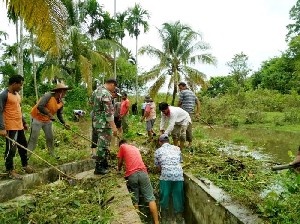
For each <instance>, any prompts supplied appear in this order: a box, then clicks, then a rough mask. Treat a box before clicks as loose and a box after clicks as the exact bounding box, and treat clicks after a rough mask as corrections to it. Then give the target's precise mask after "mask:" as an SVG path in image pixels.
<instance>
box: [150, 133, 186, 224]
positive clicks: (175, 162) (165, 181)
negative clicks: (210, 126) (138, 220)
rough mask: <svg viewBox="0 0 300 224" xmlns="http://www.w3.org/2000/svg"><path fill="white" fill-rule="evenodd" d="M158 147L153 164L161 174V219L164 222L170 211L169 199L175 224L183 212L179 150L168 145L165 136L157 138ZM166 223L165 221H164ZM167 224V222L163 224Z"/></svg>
mask: <svg viewBox="0 0 300 224" xmlns="http://www.w3.org/2000/svg"><path fill="white" fill-rule="evenodd" d="M159 145H160V148H158V149H157V150H156V151H155V154H154V164H155V165H156V166H157V168H158V170H159V171H160V172H161V175H160V178H159V196H160V197H159V198H160V199H159V200H160V201H159V204H160V207H161V210H162V219H163V220H166V219H167V218H168V217H166V216H168V213H169V211H170V210H169V209H170V207H169V206H170V205H169V202H170V198H171V197H172V202H173V207H174V211H175V217H176V221H178V222H177V223H179V221H182V219H183V217H182V214H183V211H184V191H183V181H184V179H183V170H182V166H181V163H182V157H181V151H180V148H179V147H177V146H175V145H171V144H170V143H169V137H168V135H167V134H162V135H161V136H160V137H159ZM166 221H167V220H166ZM164 223H168V222H164Z"/></svg>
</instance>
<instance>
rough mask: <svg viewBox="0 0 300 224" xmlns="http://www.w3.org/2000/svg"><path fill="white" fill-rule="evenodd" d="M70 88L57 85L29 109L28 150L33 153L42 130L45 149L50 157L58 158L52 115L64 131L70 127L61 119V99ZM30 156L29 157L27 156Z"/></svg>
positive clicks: (62, 104) (60, 84) (61, 84)
mask: <svg viewBox="0 0 300 224" xmlns="http://www.w3.org/2000/svg"><path fill="white" fill-rule="evenodd" d="M69 89H70V88H69V87H68V86H65V85H64V84H63V83H58V84H57V85H56V87H55V88H54V89H52V90H51V92H49V93H46V94H45V95H44V96H42V97H41V98H40V100H39V101H38V103H37V104H36V105H35V106H34V107H33V108H32V109H31V113H30V115H31V128H30V137H29V141H28V149H29V150H31V151H33V150H34V149H35V148H36V145H37V141H38V138H39V134H40V130H41V129H43V131H44V133H45V138H46V144H47V148H48V150H49V154H50V156H52V157H55V158H57V159H58V158H59V157H58V156H56V155H55V152H54V137H53V130H52V122H53V121H55V118H54V114H56V115H57V118H58V120H59V121H60V122H61V123H62V124H63V125H64V127H65V128H66V129H70V126H69V125H67V124H66V122H65V120H64V119H63V106H64V103H63V101H62V99H63V97H64V96H65V95H66V93H67V90H69ZM28 156H30V155H28Z"/></svg>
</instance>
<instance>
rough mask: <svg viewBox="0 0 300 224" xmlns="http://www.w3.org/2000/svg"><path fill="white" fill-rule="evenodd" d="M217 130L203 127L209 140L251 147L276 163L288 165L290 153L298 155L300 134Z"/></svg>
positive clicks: (222, 128) (259, 129)
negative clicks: (219, 140)
mask: <svg viewBox="0 0 300 224" xmlns="http://www.w3.org/2000/svg"><path fill="white" fill-rule="evenodd" d="M214 129H215V130H213V129H211V128H207V127H203V128H202V130H201V131H203V132H204V135H206V136H207V137H209V138H214V139H223V140H227V141H230V142H233V143H236V144H238V145H245V146H249V147H250V148H252V149H256V150H257V151H260V152H262V153H264V154H267V155H269V156H271V157H272V160H273V161H274V162H280V163H288V162H290V161H291V158H290V157H289V155H288V151H291V152H292V153H293V154H296V152H297V150H298V147H299V145H300V134H299V133H295V132H287V131H276V130H269V129H263V128H237V129H235V128H224V127H214Z"/></svg>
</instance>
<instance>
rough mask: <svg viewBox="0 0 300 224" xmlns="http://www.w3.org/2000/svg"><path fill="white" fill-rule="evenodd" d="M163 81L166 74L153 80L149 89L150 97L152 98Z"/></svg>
mask: <svg viewBox="0 0 300 224" xmlns="http://www.w3.org/2000/svg"><path fill="white" fill-rule="evenodd" d="M165 82H166V76H165V75H161V76H159V77H158V79H157V80H156V81H155V82H154V84H153V85H152V86H151V87H150V89H149V95H150V97H152V98H154V97H155V95H156V94H157V93H158V91H159V90H160V89H161V87H162V86H163V85H164V83H165Z"/></svg>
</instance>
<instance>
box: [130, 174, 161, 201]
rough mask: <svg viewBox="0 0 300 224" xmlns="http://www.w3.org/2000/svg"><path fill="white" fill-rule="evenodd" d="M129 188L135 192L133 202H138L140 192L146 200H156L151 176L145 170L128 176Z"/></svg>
mask: <svg viewBox="0 0 300 224" xmlns="http://www.w3.org/2000/svg"><path fill="white" fill-rule="evenodd" d="M126 179H127V181H128V182H127V185H128V189H129V190H130V191H131V192H132V193H133V203H134V204H138V203H139V198H140V193H141V194H142V195H143V197H144V199H145V201H146V202H150V201H155V197H154V194H153V188H152V185H151V182H150V179H149V176H148V174H147V173H145V172H144V171H137V172H135V173H133V174H131V175H130V176H128V177H127V178H126Z"/></svg>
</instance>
